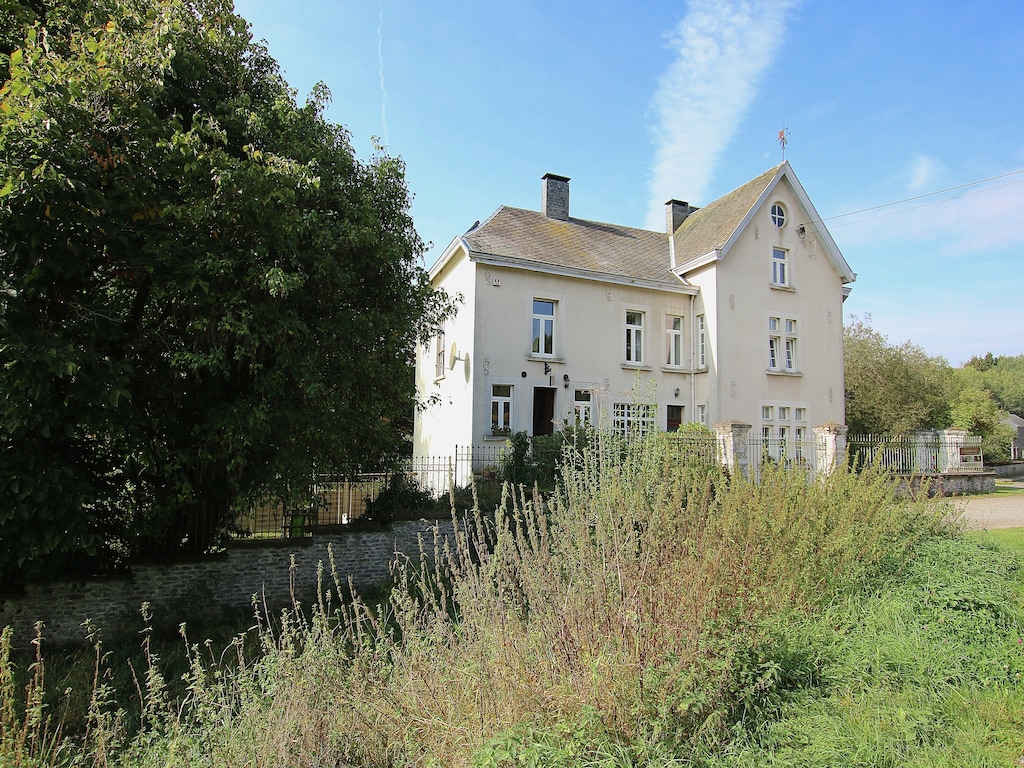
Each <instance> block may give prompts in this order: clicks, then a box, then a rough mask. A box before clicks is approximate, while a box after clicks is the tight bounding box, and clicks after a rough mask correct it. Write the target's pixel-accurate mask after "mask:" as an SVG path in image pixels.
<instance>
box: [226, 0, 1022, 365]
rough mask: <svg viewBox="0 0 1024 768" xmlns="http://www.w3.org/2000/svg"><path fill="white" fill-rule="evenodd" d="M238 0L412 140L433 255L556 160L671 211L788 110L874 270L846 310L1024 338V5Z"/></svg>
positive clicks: (828, 207) (894, 330) (655, 218)
mask: <svg viewBox="0 0 1024 768" xmlns="http://www.w3.org/2000/svg"><path fill="white" fill-rule="evenodd" d="M236 8H237V10H238V12H239V13H240V14H241V15H242V16H244V17H245V18H246V19H247V20H248V21H249V22H250V24H251V27H252V32H253V35H254V36H255V37H256V38H257V39H265V40H266V41H267V44H268V47H269V49H270V52H271V54H272V55H273V56H274V57H275V58H276V59H277V60H278V62H279V63H280V64H281V67H282V69H283V71H284V74H285V77H286V78H287V80H288V82H289V83H290V84H291V85H292V87H293V88H295V89H296V90H297V91H298V95H299V98H300V99H305V96H306V94H308V93H309V91H310V89H311V88H312V86H313V84H314V83H316V82H317V81H321V80H322V81H323V82H324V83H326V85H327V86H328V88H330V90H331V92H332V94H333V102H332V105H331V107H330V109H329V110H328V117H329V118H330V119H331V120H333V121H334V122H337V123H341V124H343V125H345V126H346V127H347V128H348V129H349V131H350V132H351V134H352V140H353V145H354V146H355V148H356V150H357V152H358V153H359V154H360V156H363V157H368V156H369V155H370V153H371V151H372V138H371V137H374V136H376V137H379V138H380V139H381V140H382V141H383V143H384V144H385V145H386V146H387V147H388V149H389V151H390V152H391V154H395V155H400V156H401V157H402V158H403V159H404V160H405V162H406V166H407V181H408V185H409V189H410V190H411V192H412V193H413V195H414V196H415V199H414V202H413V209H412V213H413V216H414V218H415V221H416V226H417V230H418V231H419V233H420V236H421V237H422V238H423V239H424V240H426V241H429V242H432V243H433V245H434V248H433V249H432V250H430V251H429V252H428V253H427V256H426V265H427V266H429V265H430V264H431V263H432V262H433V260H434V259H435V258H436V257H437V255H439V254H440V251H441V250H442V249H443V248H444V247H445V246H446V245H447V244H448V243H449V242H450V240H451V239H452V238H453V237H455V236H456V235H459V234H461V233H463V232H465V230H466V229H468V228H469V227H470V225H471V224H472V223H473V222H474V221H475V220H477V219H484V218H486V217H487V216H488V215H490V214H491V213H492V212H493V211H494V210H495V209H496V208H497V207H498V206H499V205H503V204H504V205H512V206H517V207H522V208H531V209H537V208H539V206H540V189H541V181H540V177H541V176H542V175H543V174H544V173H547V172H552V173H557V174H562V175H565V176H570V177H571V178H572V184H571V189H572V203H571V210H572V213H573V215H574V216H578V217H580V218H585V219H593V220H597V221H607V222H614V223H618V224H625V225H629V226H637V227H643V226H647V227H649V228H652V229H661V227H662V226H663V214H662V204H663V203H664V202H665V201H666V200H667V199H669V198H677V199H680V200H686V201H688V202H690V203H692V204H694V205H704V204H706V203H708V202H710V201H711V200H713V199H715V198H717V197H719V196H721V195H723V194H725V193H726V192H728V191H730V190H732V189H734V188H735V187H737V186H739V185H740V184H742V183H744V182H745V181H748V180H749V179H751V178H753V177H755V176H757V175H758V174H760V173H761V172H763V171H765V170H767V169H768V168H770V167H772V166H774V165H775V164H777V163H778V162H779V161H780V160H781V159H782V151H781V148H780V147H779V144H778V142H777V138H778V133H779V131H780V130H781V129H782V128H783V127H786V128H788V131H789V136H788V146H787V148H786V159H788V160H789V161H790V162H791V163H792V165H793V167H794V169H795V171H796V173H797V175H798V176H799V178H800V180H801V181H802V182H803V185H804V188H805V189H806V190H807V192H808V194H809V195H810V197H811V200H812V201H813V202H814V204H815V206H816V207H817V209H818V213H819V214H820V215H821V216H822V217H823V218H824V219H825V223H826V225H827V226H828V228H829V231H830V232H831V233H832V236H833V238H834V239H835V241H836V243H837V244H838V245H839V247H840V249H841V250H842V251H843V254H844V256H845V257H846V260H847V261H848V262H849V263H850V266H851V267H852V268H853V270H854V271H855V272H856V273H857V282H856V283H855V284H854V286H853V293H852V295H851V296H850V298H849V299H848V300H847V302H846V305H845V312H846V313H847V314H848V315H849V314H854V315H857V316H859V317H861V318H864V317H865V316H870V318H871V324H872V326H873V327H874V328H876V329H877V330H879V331H880V332H882V333H884V334H885V335H886V336H888V337H889V340H890V341H891V342H893V343H902V342H904V341H907V340H910V341H913V342H914V343H916V344H919V345H921V346H922V347H924V348H925V349H926V350H927V351H928V352H929V353H930V354H933V355H942V356H944V357H945V358H946V359H947V360H949V362H950V363H952V364H954V365H959V364H960V363H962V362H964V361H965V360H967V359H968V358H969V357H970V356H971V355H973V354H984V353H985V352H988V351H991V352H992V353H994V354H997V355H1017V354H1022V353H1024V44H1022V43H1021V41H1022V40H1024V5H1021V4H1018V3H1017V2H1011V1H1010V0H1006V1H1005V2H994V1H990V0H980V1H978V2H972V3H964V2H962V0H961V1H960V2H946V1H945V0H941V1H934V0H932V1H929V2H916V1H914V0H911V1H910V2H907V1H905V0H900V2H891V1H890V2H885V3H881V2H873V1H871V0H868V1H867V2H858V3H852V2H845V1H843V0H803V1H802V2H801V1H800V0H770V1H769V0H746V1H741V0H719V1H718V2H714V1H713V0H693V1H692V2H682V1H681V0H677V1H676V2H668V0H633V1H632V2H628V3H627V2H625V1H624V0H616V1H614V2H613V1H612V0H589V2H581V1H580V0H515V1H514V2H503V3H497V2H484V1H483V0H477V1H476V2H466V1H465V0H463V1H462V2H456V1H455V0H434V1H433V2H429V3H425V2H422V0H292V2H288V3H284V2H281V0H236ZM996 177H998V178H996ZM984 179H993V180H992V181H988V182H985V183H981V184H975V183H974V182H979V181H981V180H984ZM963 185H967V186H963ZM953 187H960V188H959V189H955V190H952V191H948V192H943V193H941V194H937V195H932V194H930V193H933V192H939V191H940V190H947V189H950V188H953ZM922 195H924V197H919V196H922ZM910 198H916V199H912V200H911V199H910ZM902 200H908V202H905V203H902V204H899V205H886V204H888V203H893V202H897V201H902ZM875 206H885V207H881V208H875ZM864 209H872V210H864ZM858 211H861V212H860V213H855V212H858ZM845 214H853V215H845Z"/></svg>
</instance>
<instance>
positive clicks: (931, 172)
mask: <svg viewBox="0 0 1024 768" xmlns="http://www.w3.org/2000/svg"><path fill="white" fill-rule="evenodd" d="M942 172H943V166H942V163H940V162H939V161H938V160H936V159H935V158H933V157H928V156H927V155H918V156H917V157H916V158H914V165H913V167H912V168H911V169H910V179H909V180H908V181H907V191H908V192H921V191H924V190H928V189H934V188H935V186H936V182H937V181H938V180H939V179H940V178H941V177H942Z"/></svg>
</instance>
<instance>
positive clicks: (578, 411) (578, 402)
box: [572, 389, 594, 427]
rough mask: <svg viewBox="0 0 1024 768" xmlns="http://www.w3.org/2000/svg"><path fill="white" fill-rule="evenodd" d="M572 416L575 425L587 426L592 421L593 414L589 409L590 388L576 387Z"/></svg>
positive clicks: (591, 423) (590, 424)
mask: <svg viewBox="0 0 1024 768" xmlns="http://www.w3.org/2000/svg"><path fill="white" fill-rule="evenodd" d="M572 410H573V417H574V419H575V421H576V426H577V427H588V426H592V425H593V423H594V414H593V411H591V409H590V390H589V389H577V390H576V395H575V397H574V398H573V404H572Z"/></svg>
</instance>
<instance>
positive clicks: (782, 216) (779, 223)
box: [771, 203, 786, 229]
mask: <svg viewBox="0 0 1024 768" xmlns="http://www.w3.org/2000/svg"><path fill="white" fill-rule="evenodd" d="M771 217H772V224H774V225H775V226H776V227H778V228H779V229H782V227H784V226H786V208H785V206H784V205H783V204H782V203H772V208H771Z"/></svg>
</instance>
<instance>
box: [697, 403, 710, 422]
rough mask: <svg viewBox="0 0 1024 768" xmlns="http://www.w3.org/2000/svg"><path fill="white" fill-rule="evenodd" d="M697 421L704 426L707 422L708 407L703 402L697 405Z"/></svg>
mask: <svg viewBox="0 0 1024 768" xmlns="http://www.w3.org/2000/svg"><path fill="white" fill-rule="evenodd" d="M697 423H698V424H703V425H704V426H707V424H708V407H707V406H706V405H704V404H703V403H701V404H700V405H698V406H697Z"/></svg>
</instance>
